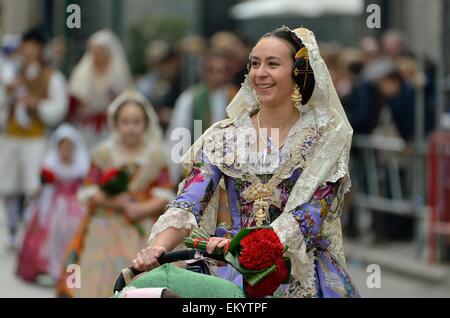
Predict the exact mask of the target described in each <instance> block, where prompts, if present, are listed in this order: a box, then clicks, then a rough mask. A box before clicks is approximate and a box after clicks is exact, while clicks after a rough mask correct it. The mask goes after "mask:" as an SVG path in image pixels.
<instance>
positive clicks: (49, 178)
mask: <svg viewBox="0 0 450 318" xmlns="http://www.w3.org/2000/svg"><path fill="white" fill-rule="evenodd" d="M55 180H56V176H55V174H54V173H53V171H51V170H50V169H47V168H45V167H44V168H42V169H41V182H42V183H53V182H55Z"/></svg>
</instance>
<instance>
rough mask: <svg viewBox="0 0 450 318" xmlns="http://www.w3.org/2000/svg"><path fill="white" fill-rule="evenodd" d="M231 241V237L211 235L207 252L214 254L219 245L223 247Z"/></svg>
mask: <svg viewBox="0 0 450 318" xmlns="http://www.w3.org/2000/svg"><path fill="white" fill-rule="evenodd" d="M229 241H230V240H229V239H227V238H224V237H211V238H210V239H209V240H208V243H207V244H206V252H207V253H208V254H212V253H214V250H215V249H216V248H217V247H219V248H223V247H225V246H226V245H227V244H228V242H229Z"/></svg>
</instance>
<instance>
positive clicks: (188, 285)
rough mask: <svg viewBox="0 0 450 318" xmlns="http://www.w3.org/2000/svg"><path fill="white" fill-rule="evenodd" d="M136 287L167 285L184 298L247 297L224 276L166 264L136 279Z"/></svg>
mask: <svg viewBox="0 0 450 318" xmlns="http://www.w3.org/2000/svg"><path fill="white" fill-rule="evenodd" d="M128 286H134V287H136V288H149V287H166V288H169V289H171V290H173V291H174V292H176V293H177V294H179V295H180V297H182V298H245V296H244V293H243V292H242V290H241V289H240V288H239V287H238V286H237V285H235V284H233V283H232V282H230V281H228V280H225V279H223V278H219V277H215V276H209V275H205V274H199V273H196V272H192V271H189V270H186V269H183V268H180V267H177V266H175V265H172V264H164V265H161V266H159V267H158V268H156V269H153V270H151V271H149V272H146V273H144V274H142V275H141V276H139V277H138V278H136V279H134V280H133V281H132V282H131V283H130V284H129V285H128Z"/></svg>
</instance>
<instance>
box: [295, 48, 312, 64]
mask: <svg viewBox="0 0 450 318" xmlns="http://www.w3.org/2000/svg"><path fill="white" fill-rule="evenodd" d="M302 57H303V58H304V59H305V60H308V59H309V55H308V49H307V48H306V47H302V48H301V49H300V50H298V52H297V54H295V60H296V61H298V60H300V59H301V58H302Z"/></svg>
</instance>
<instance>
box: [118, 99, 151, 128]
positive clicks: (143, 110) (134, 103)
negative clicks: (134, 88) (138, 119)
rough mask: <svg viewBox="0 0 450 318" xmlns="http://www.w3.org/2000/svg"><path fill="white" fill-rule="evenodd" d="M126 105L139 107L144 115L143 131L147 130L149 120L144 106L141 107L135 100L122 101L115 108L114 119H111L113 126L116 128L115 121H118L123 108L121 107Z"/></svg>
mask: <svg viewBox="0 0 450 318" xmlns="http://www.w3.org/2000/svg"><path fill="white" fill-rule="evenodd" d="M128 104H133V105H137V106H139V108H140V109H141V110H142V113H143V114H144V117H145V129H147V128H148V125H149V124H150V119H149V118H148V116H147V112H146V111H145V106H144V105H142V104H141V103H139V102H138V101H136V100H126V101H124V102H123V103H122V104H120V105H119V106H118V107H117V110H116V112H115V113H114V117H113V120H114V125H115V126H117V120H118V119H119V113H120V110H121V109H122V108H123V106H125V105H128Z"/></svg>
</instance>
